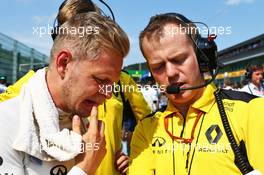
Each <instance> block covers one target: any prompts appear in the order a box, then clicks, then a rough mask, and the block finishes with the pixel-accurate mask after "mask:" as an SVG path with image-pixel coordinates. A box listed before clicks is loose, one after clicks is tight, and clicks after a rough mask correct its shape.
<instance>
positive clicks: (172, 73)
mask: <svg viewBox="0 0 264 175" xmlns="http://www.w3.org/2000/svg"><path fill="white" fill-rule="evenodd" d="M166 73H167V76H168V78H169V79H175V77H176V76H178V75H179V70H178V69H177V67H176V66H175V65H173V64H172V63H170V62H168V63H167V64H166Z"/></svg>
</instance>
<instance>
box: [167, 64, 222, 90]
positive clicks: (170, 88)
mask: <svg viewBox="0 0 264 175" xmlns="http://www.w3.org/2000/svg"><path fill="white" fill-rule="evenodd" d="M219 67H220V66H217V68H216V70H215V72H214V73H213V74H212V78H211V79H210V80H209V81H206V82H205V83H204V84H201V85H198V86H192V87H187V88H180V86H179V85H170V86H168V87H167V88H166V92H167V93H168V94H179V93H180V92H181V91H186V90H192V89H199V88H202V87H205V86H207V85H208V84H210V83H211V82H212V81H214V80H215V77H216V75H217V73H218V70H219Z"/></svg>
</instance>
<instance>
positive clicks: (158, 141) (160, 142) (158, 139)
mask: <svg viewBox="0 0 264 175" xmlns="http://www.w3.org/2000/svg"><path fill="white" fill-rule="evenodd" d="M165 143H166V141H165V139H164V138H162V137H153V139H152V146H153V147H156V146H158V147H161V146H163V145H164V144H165Z"/></svg>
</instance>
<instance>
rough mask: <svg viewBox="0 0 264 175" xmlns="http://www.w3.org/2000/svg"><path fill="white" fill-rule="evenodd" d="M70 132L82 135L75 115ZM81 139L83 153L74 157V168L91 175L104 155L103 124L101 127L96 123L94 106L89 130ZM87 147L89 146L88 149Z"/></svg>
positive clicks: (79, 120)
mask: <svg viewBox="0 0 264 175" xmlns="http://www.w3.org/2000/svg"><path fill="white" fill-rule="evenodd" d="M98 126H100V127H98ZM72 130H73V131H74V132H76V133H78V134H80V135H82V133H81V119H80V117H79V116H77V115H75V116H74V117H73V121H72ZM82 138H83V142H84V144H85V145H86V146H84V148H83V149H84V150H85V151H84V153H81V154H79V155H78V156H76V157H75V161H76V166H77V167H79V168H81V169H82V170H83V171H85V172H86V173H87V174H88V175H93V174H95V171H96V169H97V168H98V166H99V165H100V163H101V161H102V160H103V158H104V156H105V154H106V148H105V145H106V142H105V136H104V123H103V122H102V123H101V125H100V124H99V123H98V119H97V107H95V106H94V107H93V108H92V111H91V116H90V123H89V128H88V130H87V132H86V133H85V134H83V135H82ZM87 145H90V146H89V147H88V146H87ZM91 145H92V146H91Z"/></svg>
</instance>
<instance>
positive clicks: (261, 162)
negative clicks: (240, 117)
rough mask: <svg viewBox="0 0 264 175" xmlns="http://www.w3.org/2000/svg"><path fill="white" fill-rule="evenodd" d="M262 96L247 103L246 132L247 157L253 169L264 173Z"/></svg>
mask: <svg viewBox="0 0 264 175" xmlns="http://www.w3.org/2000/svg"><path fill="white" fill-rule="evenodd" d="M263 107H264V98H256V99H254V100H252V101H251V102H250V104H249V113H248V121H247V130H246V131H247V132H246V149H247V154H248V159H249V162H250V164H251V166H252V167H253V169H255V170H259V171H260V172H262V174H264V138H263V133H264V108H263Z"/></svg>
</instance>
